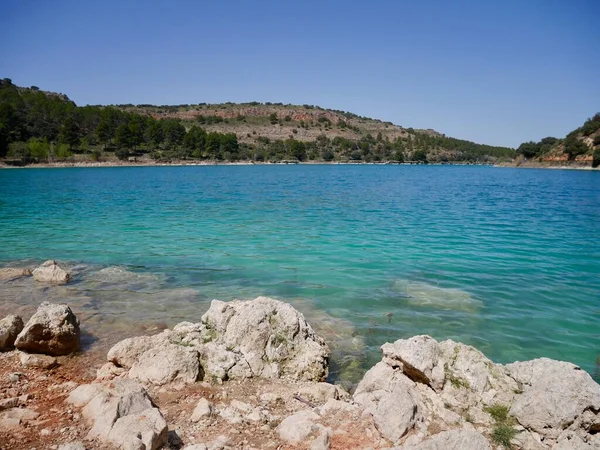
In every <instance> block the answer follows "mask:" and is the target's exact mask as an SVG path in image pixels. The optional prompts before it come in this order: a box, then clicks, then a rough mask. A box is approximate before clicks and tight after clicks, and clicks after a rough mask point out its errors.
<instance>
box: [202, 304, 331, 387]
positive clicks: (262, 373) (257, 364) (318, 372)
mask: <svg viewBox="0 0 600 450" xmlns="http://www.w3.org/2000/svg"><path fill="white" fill-rule="evenodd" d="M201 325H202V328H201V331H200V334H201V336H202V340H203V341H205V342H207V341H209V340H210V342H214V343H216V344H217V345H219V346H220V347H222V348H225V349H234V350H235V358H236V360H240V362H236V364H235V365H234V366H232V368H230V369H228V371H229V372H231V371H232V369H238V370H233V372H234V373H233V375H234V377H235V375H238V374H239V375H241V376H242V377H245V376H247V374H248V373H249V374H251V376H257V377H262V378H279V377H285V378H291V379H295V380H305V381H322V380H324V379H325V378H326V377H327V358H328V356H329V348H328V347H327V344H325V342H324V341H323V339H322V338H320V337H319V336H317V335H316V333H315V332H314V331H313V329H312V328H311V326H310V325H309V324H308V323H307V322H306V320H305V319H304V316H303V315H302V314H300V313H299V312H298V311H297V310H295V309H294V308H293V307H292V306H291V305H288V304H287V303H283V302H280V301H277V300H273V299H271V298H267V297H258V298H256V299H254V300H252V301H233V302H228V303H226V302H221V301H218V300H213V301H212V303H211V306H210V308H209V310H208V311H207V312H206V314H204V315H203V316H202V322H201ZM205 370H206V372H207V373H210V372H211V368H210V367H207V368H206V369H205Z"/></svg>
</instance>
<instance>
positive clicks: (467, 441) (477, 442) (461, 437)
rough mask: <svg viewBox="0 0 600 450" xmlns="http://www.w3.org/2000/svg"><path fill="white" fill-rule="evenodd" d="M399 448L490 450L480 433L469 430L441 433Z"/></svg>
mask: <svg viewBox="0 0 600 450" xmlns="http://www.w3.org/2000/svg"><path fill="white" fill-rule="evenodd" d="M400 448H401V449H403V450H492V447H491V446H490V444H489V442H488V441H487V439H486V438H485V437H484V436H483V435H482V434H481V433H479V432H478V431H475V430H469V429H457V430H449V431H443V432H441V433H438V434H435V435H433V436H432V437H430V438H429V439H426V440H424V441H423V442H421V443H419V444H417V445H414V446H413V445H404V446H401V447H400Z"/></svg>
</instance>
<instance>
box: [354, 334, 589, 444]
mask: <svg viewBox="0 0 600 450" xmlns="http://www.w3.org/2000/svg"><path fill="white" fill-rule="evenodd" d="M382 352H383V358H382V361H381V362H380V363H378V364H377V365H376V366H374V367H373V368H372V369H370V370H369V371H368V372H367V373H366V374H365V376H364V378H363V380H362V381H361V382H360V383H359V385H358V387H357V389H356V391H355V393H354V397H353V398H354V401H355V402H356V403H357V404H359V405H360V406H362V407H363V408H364V409H365V412H366V413H367V414H370V415H371V416H372V418H373V421H374V424H375V426H376V428H377V429H378V430H379V432H380V434H381V435H382V436H383V437H384V438H386V439H388V440H390V441H392V442H393V443H395V444H397V445H398V444H404V445H405V448H419V449H421V448H423V449H425V448H426V449H429V448H470V447H469V445H470V444H469V442H468V441H465V442H463V441H462V440H461V439H463V437H464V436H466V437H468V438H469V439H471V438H473V439H475V440H474V442H475V443H474V444H473V446H472V448H480V447H478V445H479V444H478V443H477V441H478V440H480V439H481V438H480V437H477V435H476V434H473V433H470V434H467V435H464V436H463V435H462V434H460V435H458V434H447V433H450V431H451V430H453V429H455V428H456V427H457V426H462V427H463V428H462V429H461V430H462V431H461V433H462V432H463V431H464V430H465V429H467V431H469V430H468V425H470V424H468V423H467V422H471V423H474V424H476V426H477V427H479V428H481V429H487V430H488V432H490V433H491V430H492V428H493V426H494V424H495V423H496V421H497V420H498V419H497V418H495V417H493V416H492V413H493V411H494V410H495V411H503V410H505V411H508V416H509V417H508V418H507V419H506V420H507V421H508V423H512V422H514V425H512V426H513V427H515V429H516V430H517V431H518V434H517V436H516V437H515V439H514V440H513V441H514V442H513V443H514V445H519V446H520V447H521V448H523V449H527V450H534V449H542V448H549V446H551V445H552V444H553V443H556V442H558V441H559V440H560V442H562V444H561V445H563V446H564V445H567V444H564V442H569V443H571V442H574V443H578V442H579V441H581V442H582V443H583V444H585V446H590V445H592V446H593V445H595V441H600V438H597V436H598V432H599V431H600V385H598V384H597V383H595V382H594V381H593V379H592V378H591V376H590V375H589V374H587V373H586V372H584V371H583V370H581V369H580V368H579V367H577V366H574V365H573V364H569V363H565V362H560V361H553V360H550V359H547V358H541V359H536V360H533V361H526V362H518V363H513V364H508V365H506V366H504V365H500V364H494V363H493V362H492V361H490V360H489V359H487V358H486V357H485V355H483V353H481V352H480V351H478V350H477V349H475V348H473V347H470V346H468V345H464V344H461V343H458V342H454V341H452V340H446V341H443V342H437V341H435V340H434V339H433V338H431V337H429V336H416V337H413V338H410V339H400V340H398V341H396V342H394V343H392V344H389V343H388V344H384V345H383V346H382ZM432 425H435V426H433V427H432ZM471 428H472V427H471ZM431 429H433V430H435V431H437V432H440V431H443V432H445V433H446V434H444V433H439V434H437V435H436V437H435V438H434V437H430V438H429V439H427V438H428V437H429V436H430V434H431ZM411 430H414V432H413V433H410V431H411ZM471 431H473V430H471ZM565 433H568V434H567V435H565ZM405 436H408V437H407V438H406V439H405ZM469 436H470V437H469ZM565 436H566V437H565ZM459 438H460V439H459ZM482 445H483V444H482ZM574 445H575V444H574ZM577 445H579V444H577ZM403 448H404V447H403ZM481 448H483V447H481Z"/></svg>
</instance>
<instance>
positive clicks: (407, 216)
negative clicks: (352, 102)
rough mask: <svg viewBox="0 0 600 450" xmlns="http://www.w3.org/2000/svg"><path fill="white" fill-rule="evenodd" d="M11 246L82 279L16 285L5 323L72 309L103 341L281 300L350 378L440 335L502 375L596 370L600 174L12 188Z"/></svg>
mask: <svg viewBox="0 0 600 450" xmlns="http://www.w3.org/2000/svg"><path fill="white" fill-rule="evenodd" d="M0 230H1V231H0V265H4V266H9V265H17V264H24V263H31V264H33V263H38V262H41V261H43V260H46V259H58V260H60V261H62V262H64V263H65V264H67V265H69V266H71V267H72V268H73V270H74V273H76V277H75V281H74V283H72V284H71V285H69V286H67V287H54V288H44V287H40V286H36V285H35V284H34V283H33V282H32V281H31V280H20V281H17V282H11V283H3V284H0V310H2V309H4V310H7V309H13V310H14V309H17V310H24V311H25V310H28V309H32V308H33V307H34V306H35V305H36V304H37V303H39V301H41V300H43V299H45V298H50V299H63V300H67V301H70V302H71V303H73V304H74V305H75V307H76V308H77V309H78V310H79V311H80V313H81V314H83V317H84V319H85V321H84V323H87V324H88V327H89V328H90V330H91V332H93V333H95V334H97V335H99V336H100V338H101V337H102V335H103V333H105V334H106V335H111V336H113V338H116V337H117V336H122V335H126V334H128V333H134V332H139V328H140V327H144V326H146V324H150V325H147V326H154V325H153V324H156V322H164V323H165V324H166V325H172V324H174V323H177V322H178V321H181V320H184V319H187V320H197V319H199V317H200V316H201V315H202V313H203V312H204V311H206V309H207V307H208V304H209V301H210V300H211V299H213V298H218V299H223V300H227V299H232V298H244V299H245V298H254V297H256V296H258V295H268V296H272V297H276V298H279V299H282V300H286V301H290V302H292V303H293V304H295V305H296V306H297V307H298V308H299V309H301V310H302V311H303V312H305V314H306V315H307V316H308V318H309V320H311V321H314V322H315V327H316V328H317V329H320V330H321V331H322V332H323V333H324V334H325V337H326V338H328V340H330V342H332V343H333V346H334V347H335V348H336V353H335V354H334V357H335V358H334V359H336V360H337V361H336V362H335V363H336V364H337V365H338V366H339V365H340V364H341V365H343V366H345V367H350V369H355V368H356V367H354V365H353V363H352V361H357V362H358V363H360V364H362V365H363V367H364V366H365V365H370V364H372V363H374V362H375V361H377V360H378V359H379V358H380V355H379V351H378V347H379V346H380V345H381V344H382V343H384V342H386V341H393V340H395V339H398V338H402V337H408V336H412V335H415V334H431V335H432V336H434V337H436V338H438V339H445V338H452V339H456V340H460V341H463V342H465V343H468V344H472V345H475V346H476V347H477V348H479V349H480V350H482V351H483V352H484V353H485V354H486V355H487V356H488V357H490V358H492V359H493V360H495V361H497V362H511V361H514V360H522V359H529V358H534V357H540V356H548V357H551V358H557V359H563V360H568V361H571V362H574V363H576V364H578V365H581V366H582V367H583V368H584V369H586V370H588V371H589V372H590V373H592V374H593V373H595V371H596V370H597V367H596V364H597V363H596V359H597V357H598V356H599V355H600V173H598V172H584V171H559V170H519V169H497V168H490V167H426V166H417V167H406V166H341V165H324V166H217V167H160V168H158V167H153V168H89V169H84V168H81V169H71V168H69V169H27V170H1V171H0ZM0 312H2V311H0ZM159 326H160V324H159ZM111 333H112V334H111ZM100 340H101V339H100ZM350 369H349V370H350ZM348 376H350V377H351V375H348Z"/></svg>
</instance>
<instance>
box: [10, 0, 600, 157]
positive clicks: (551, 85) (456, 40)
mask: <svg viewBox="0 0 600 450" xmlns="http://www.w3.org/2000/svg"><path fill="white" fill-rule="evenodd" d="M0 77H8V78H12V80H13V82H15V83H16V84H18V85H25V86H30V85H36V86H39V87H40V88H42V89H46V90H52V91H58V92H62V93H65V94H67V95H68V96H69V97H70V98H71V99H73V100H74V101H75V102H76V103H77V104H79V105H85V104H114V103H134V104H137V103H154V104H180V103H199V102H209V103H211V102H226V101H233V102H242V101H254V100H256V101H271V102H284V103H294V104H304V103H308V104H315V105H319V106H323V107H328V108H334V109H342V110H346V111H351V112H354V113H357V114H360V115H365V116H370V117H375V118H380V119H382V120H389V121H392V122H394V123H397V124H399V125H402V126H406V127H415V128H434V129H436V130H438V131H440V132H443V133H446V134H447V135H449V136H454V137H459V138H465V139H470V140H474V141H477V142H482V143H489V144H497V145H507V146H513V147H516V146H518V145H519V143H521V142H522V141H526V140H538V139H540V138H542V137H544V136H548V135H553V136H557V137H562V136H564V135H565V134H566V133H567V132H568V131H570V130H572V129H573V128H576V127H578V126H579V125H581V123H582V122H583V121H584V120H585V119H586V118H587V117H590V116H591V115H593V114H594V113H596V112H598V111H600V1H599V0H561V1H558V0H502V1H498V0H494V1H485V0H472V1H460V0H456V1H426V0H422V1H416V0H414V1H400V0H396V1H393V0H390V1H368V2H367V1H364V2H360V3H358V2H349V1H344V2H341V1H336V0H334V1H326V0H321V1H302V2H290V1H285V0H279V1H277V2H275V1H272V2H271V1H269V2H266V1H225V0H223V1H212V2H207V1H187V0H179V1H172V2H167V1H164V2H157V1H139V2H133V1H126V0H119V1H113V0H104V1H91V0H90V1H86V0H77V1H60V0H56V1H49V0H39V1H32V0H2V4H1V9H0Z"/></svg>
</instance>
